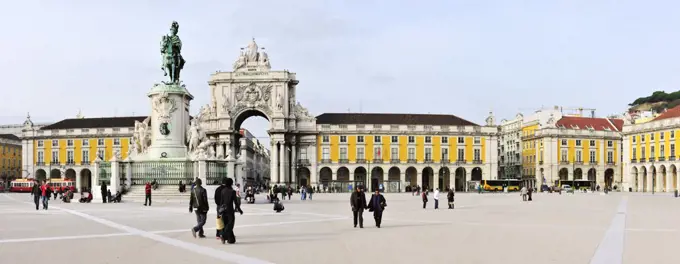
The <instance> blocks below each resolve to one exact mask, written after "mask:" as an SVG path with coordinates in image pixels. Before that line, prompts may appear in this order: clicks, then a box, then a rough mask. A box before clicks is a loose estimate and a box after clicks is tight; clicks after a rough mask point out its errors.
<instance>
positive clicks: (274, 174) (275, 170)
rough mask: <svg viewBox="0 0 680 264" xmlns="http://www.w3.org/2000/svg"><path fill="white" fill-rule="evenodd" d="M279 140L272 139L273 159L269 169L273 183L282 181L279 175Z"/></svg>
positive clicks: (270, 161)
mask: <svg viewBox="0 0 680 264" xmlns="http://www.w3.org/2000/svg"><path fill="white" fill-rule="evenodd" d="M278 143H279V142H276V141H272V151H271V153H272V156H271V159H270V160H269V163H270V166H269V167H270V168H271V169H270V170H269V178H270V179H271V183H272V184H276V183H281V180H280V179H281V178H280V177H279V146H278Z"/></svg>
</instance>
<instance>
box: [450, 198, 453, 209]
mask: <svg viewBox="0 0 680 264" xmlns="http://www.w3.org/2000/svg"><path fill="white" fill-rule="evenodd" d="M449 209H453V200H449Z"/></svg>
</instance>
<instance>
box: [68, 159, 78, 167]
mask: <svg viewBox="0 0 680 264" xmlns="http://www.w3.org/2000/svg"><path fill="white" fill-rule="evenodd" d="M66 165H72V166H73V165H76V162H75V161H72V160H69V161H67V162H66Z"/></svg>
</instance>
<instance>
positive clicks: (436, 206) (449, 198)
mask: <svg viewBox="0 0 680 264" xmlns="http://www.w3.org/2000/svg"><path fill="white" fill-rule="evenodd" d="M428 193H429V192H428V191H427V189H424V190H423V192H422V194H421V197H422V199H423V209H426V208H427V202H428V201H429V200H428V198H427V195H428ZM455 197H456V193H455V192H453V189H449V191H448V193H447V194H446V200H447V201H448V205H449V209H453V208H454V198H455ZM432 198H433V199H434V209H439V188H437V189H434V194H432Z"/></svg>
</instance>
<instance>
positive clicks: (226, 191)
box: [218, 178, 243, 244]
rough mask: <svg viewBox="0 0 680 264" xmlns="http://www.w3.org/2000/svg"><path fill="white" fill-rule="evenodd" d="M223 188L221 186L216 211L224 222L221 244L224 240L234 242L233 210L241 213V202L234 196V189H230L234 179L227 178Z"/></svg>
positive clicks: (234, 217)
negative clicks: (218, 206)
mask: <svg viewBox="0 0 680 264" xmlns="http://www.w3.org/2000/svg"><path fill="white" fill-rule="evenodd" d="M226 181H227V182H226V184H225V186H224V188H222V191H221V195H220V199H221V203H220V208H219V209H218V212H220V215H222V217H221V218H222V221H223V222H224V230H223V231H222V244H224V242H225V241H226V242H227V243H229V244H234V243H236V236H234V223H235V221H236V216H235V215H234V213H235V212H239V213H240V214H243V210H241V202H239V199H238V197H237V196H236V191H235V190H234V189H232V187H231V186H232V185H233V184H234V180H232V179H230V178H227V180H226Z"/></svg>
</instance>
